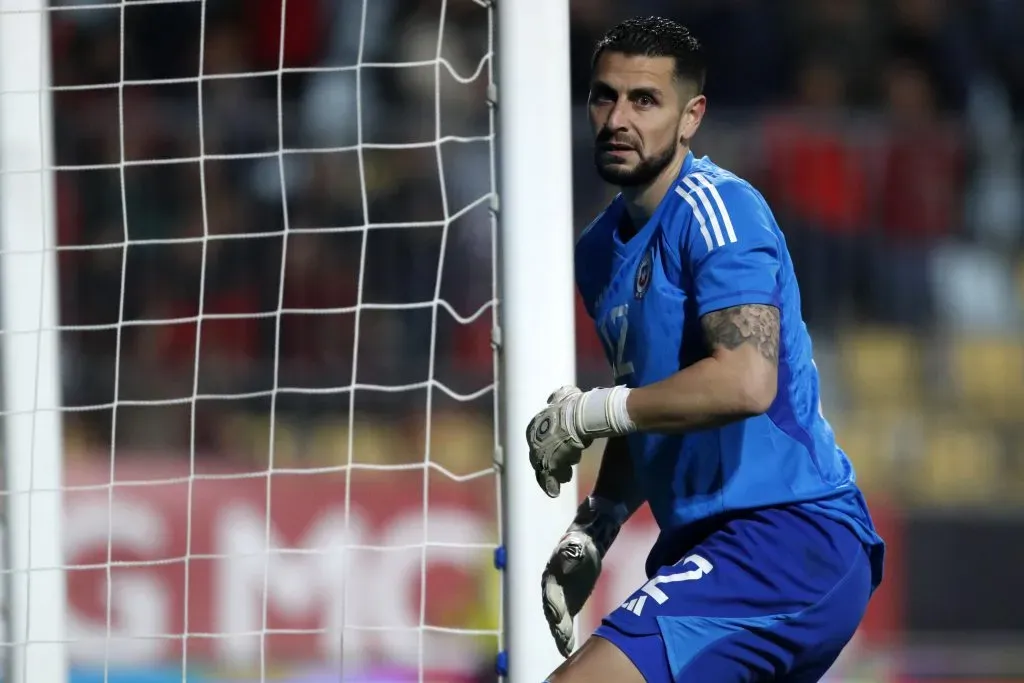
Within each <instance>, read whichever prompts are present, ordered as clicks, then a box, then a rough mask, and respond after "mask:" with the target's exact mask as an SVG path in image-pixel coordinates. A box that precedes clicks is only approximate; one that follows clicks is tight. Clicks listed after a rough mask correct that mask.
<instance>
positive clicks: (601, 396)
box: [575, 386, 636, 437]
mask: <svg viewBox="0 0 1024 683" xmlns="http://www.w3.org/2000/svg"><path fill="white" fill-rule="evenodd" d="M629 392H630V389H629V387H624V386H617V387H611V388H608V389H604V388H602V389H591V390H590V391H588V392H585V393H584V394H583V395H582V396H581V397H580V401H579V404H578V406H577V408H576V416H575V417H576V429H577V430H578V431H579V432H580V434H582V435H585V436H588V437H608V436H624V435H626V434H632V433H633V432H635V431H636V424H634V423H633V420H632V419H630V417H629V411H628V410H627V409H626V399H627V398H629Z"/></svg>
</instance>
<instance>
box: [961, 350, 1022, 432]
mask: <svg viewBox="0 0 1024 683" xmlns="http://www.w3.org/2000/svg"><path fill="white" fill-rule="evenodd" d="M951 354H952V358H951V359H950V360H951V364H950V365H951V367H952V369H953V380H954V383H955V385H956V389H957V396H958V398H959V399H960V407H961V410H963V411H964V412H968V413H975V414H977V415H979V416H981V417H985V418H990V419H996V420H1017V419H1021V418H1024V345H1022V344H1021V342H1020V341H1019V340H1011V339H999V338H973V337H972V338H960V339H957V340H956V341H955V342H954V344H953V347H952V350H951Z"/></svg>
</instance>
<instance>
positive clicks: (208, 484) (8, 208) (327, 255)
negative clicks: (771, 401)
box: [0, 0, 639, 683]
mask: <svg viewBox="0 0 1024 683" xmlns="http://www.w3.org/2000/svg"><path fill="white" fill-rule="evenodd" d="M557 4H558V3H552V2H550V1H549V0H531V1H530V2H525V3H520V5H521V7H520V8H517V9H515V10H510V14H512V13H516V14H518V19H515V21H511V22H508V23H509V24H510V25H513V28H514V30H512V33H514V34H515V35H514V36H513V37H512V38H510V39H509V43H510V44H521V43H522V42H523V37H524V36H527V37H528V38H530V39H535V40H537V41H540V42H541V43H543V42H544V41H546V40H547V39H546V38H545V33H544V31H543V30H535V29H533V28H531V26H530V21H532V20H533V18H534V17H536V18H537V20H538V21H539V22H540V23H539V25H540V26H541V27H544V26H550V27H553V28H551V29H550V31H554V32H555V33H557V32H558V31H559V30H561V29H566V31H565V32H566V33H567V27H566V26H565V25H559V24H558V23H557V22H554V23H552V22H550V21H545V20H542V15H543V14H544V13H546V12H548V13H549V12H550V10H549V8H551V7H554V6H555V5H557ZM562 11H563V12H564V14H565V15H567V10H565V7H564V6H563V7H562ZM497 12H498V10H497V9H495V8H494V7H493V6H492V3H490V2H488V1H487V0H422V1H421V2H413V3H410V2H407V1H405V0H352V1H349V0H345V1H340V0H339V1H337V2H334V1H327V2H322V1H320V0H128V1H108V0H0V98H2V109H0V132H2V136H0V142H2V147H0V246H2V250H0V266H2V267H0V277H2V280H0V304H2V305H0V309H2V310H0V316H2V317H0V332H2V334H0V343H2V352H3V356H2V359H3V364H2V375H3V378H2V379H3V427H4V429H3V448H4V465H5V467H4V470H3V476H4V486H3V488H2V493H3V513H4V514H3V536H4V545H3V550H4V553H3V554H4V562H3V563H2V565H0V567H2V569H3V579H4V581H3V586H2V589H3V593H2V594H3V596H4V600H3V601H2V607H3V617H4V618H3V626H4V631H3V633H2V637H0V656H2V658H3V663H4V666H5V673H6V674H7V675H6V676H4V677H2V680H4V681H8V682H9V683H28V682H29V681H31V683H36V681H41V680H49V681H59V680H70V681H104V682H105V683H113V682H116V681H137V680H146V681H164V680H166V681H185V680H187V681H190V683H195V682H197V681H200V682H204V683H212V682H213V681H218V682H220V681H226V680H231V681H242V680H244V681H257V680H258V681H269V680H288V681H299V680H302V681H307V680H325V681H327V680H329V681H338V680H346V681H349V680H351V681H400V680H419V681H435V680H436V681H446V682H449V683H451V682H458V681H471V680H480V679H481V678H483V679H485V680H486V679H493V678H494V676H495V668H496V658H497V660H498V669H501V668H502V665H503V659H502V657H500V656H498V655H499V653H502V652H503V651H504V650H505V649H506V643H505V631H504V629H503V628H502V624H503V622H504V621H505V619H504V611H505V610H504V608H503V599H502V596H503V579H507V578H508V577H509V575H510V574H512V573H513V569H514V572H515V576H516V577H517V580H518V581H519V583H518V584H516V586H514V587H512V588H509V587H508V586H507V585H506V590H509V591H510V594H511V595H513V596H515V595H516V594H517V591H518V594H522V595H526V596H528V599H527V600H518V601H517V604H518V605H520V607H519V609H521V613H522V615H523V616H522V618H519V621H518V622H517V623H519V624H520V626H518V627H517V629H518V631H519V632H520V633H521V634H523V633H525V634H527V635H528V636H529V638H536V639H537V640H535V641H530V642H539V643H542V645H541V646H539V647H538V648H537V649H535V648H533V647H532V646H531V645H530V642H527V641H528V640H529V638H527V637H520V638H519V652H520V653H523V654H522V655H521V656H522V657H524V662H525V661H528V660H530V659H531V658H533V660H535V661H536V662H539V664H538V665H537V666H538V667H540V668H543V669H545V670H544V671H543V672H542V673H540V674H539V675H534V672H533V671H531V670H530V669H529V668H527V667H526V666H525V665H523V666H520V668H519V669H518V670H517V675H518V676H519V677H521V678H522V680H527V677H529V679H530V680H533V679H535V678H536V679H538V680H539V678H540V677H543V675H546V673H547V670H546V667H547V666H548V662H550V661H551V656H552V655H553V654H554V648H553V646H552V645H551V643H550V639H549V638H548V637H547V634H546V628H544V625H543V617H542V616H541V610H540V604H539V594H537V591H538V588H537V587H538V585H539V584H538V579H539V572H540V568H541V566H542V562H543V559H544V558H545V557H546V555H547V553H548V552H550V548H551V547H552V546H553V543H554V540H555V539H557V535H558V534H560V533H561V530H562V529H563V528H564V526H565V524H566V523H567V521H568V519H569V516H570V515H569V511H570V510H571V509H574V507H575V503H574V501H573V500H571V494H569V496H567V497H568V498H569V500H562V501H559V502H557V503H555V502H551V501H547V500H546V499H544V498H543V495H542V494H540V493H539V491H537V490H536V489H535V487H533V486H532V485H531V486H530V487H529V492H526V490H525V488H521V489H517V490H521V491H522V494H521V495H520V498H521V500H520V502H519V503H517V505H518V506H519V510H520V512H519V513H518V514H517V515H516V519H517V520H520V521H521V522H522V524H521V525H520V529H522V531H520V532H518V533H519V536H518V537H515V538H517V539H518V540H514V541H512V542H510V541H508V537H507V534H506V529H505V526H506V525H504V524H503V521H502V517H503V514H502V509H503V505H502V495H501V487H500V486H499V484H500V483H501V480H502V479H504V480H506V481H508V480H509V478H510V473H513V474H515V476H516V477H518V478H519V480H520V481H526V482H527V483H531V482H529V481H528V480H529V476H527V477H525V478H524V477H523V476H521V474H522V473H523V472H525V471H526V469H525V468H528V465H526V464H525V458H524V457H522V455H521V453H520V452H519V451H520V450H521V446H520V444H519V443H518V442H519V441H521V436H520V434H521V427H522V425H525V421H524V415H525V414H526V411H528V410H535V409H536V406H537V405H538V402H539V401H542V400H543V396H544V395H546V392H548V391H550V390H551V389H552V388H553V387H554V386H557V384H559V383H562V382H563V381H565V380H569V381H571V376H560V375H565V374H566V373H565V372H563V368H565V367H571V356H567V355H566V354H565V353H563V350H564V349H565V348H566V346H565V344H561V343H560V342H559V339H560V337H559V335H560V331H562V330H565V329H566V326H568V329H569V333H568V334H567V335H565V339H566V340H568V342H569V345H570V346H571V340H572V334H571V325H572V322H571V315H565V312H566V310H567V307H568V304H566V305H565V306H563V305H562V304H561V303H559V304H558V305H557V306H555V307H554V308H549V310H550V311H553V313H549V312H545V311H544V310H543V308H540V307H538V308H536V309H535V310H534V311H533V312H532V313H533V315H534V322H535V324H538V325H541V326H543V328H544V329H545V330H547V333H548V336H549V338H548V339H547V340H546V341H545V342H543V344H539V343H538V340H537V339H536V337H531V336H530V335H524V334H521V332H522V331H523V329H524V327H523V326H522V323H519V324H520V327H519V328H518V329H519V332H518V333H517V332H512V333H511V334H510V333H509V332H510V329H511V328H508V327H506V328H505V329H504V330H503V331H502V335H496V334H495V331H496V330H497V329H498V325H497V322H498V314H499V311H498V305H497V302H498V289H499V287H498V282H499V277H498V268H497V254H498V251H499V250H498V242H499V239H498V236H499V233H498V232H497V230H496V226H497V222H496V213H497V208H498V202H497V201H496V198H497V193H496V188H497V178H498V176H499V175H500V174H499V173H498V172H497V154H496V135H495V131H496V127H497V126H496V120H497V117H496V114H495V106H494V103H495V98H496V93H497V92H498V91H497V90H496V88H495V87H494V84H495V82H496V74H495V72H496V68H497V67H496V62H495V59H494V55H495V50H496V40H495V25H496V16H495V15H496V14H497ZM555 15H556V17H557V16H558V10H557V9H556V10H555ZM516 36H518V37H516ZM548 47H551V49H552V50H554V51H555V52H557V53H558V54H561V53H562V52H566V51H567V47H566V46H564V45H561V46H558V45H551V44H550V41H548ZM538 54H539V53H538ZM560 59H562V57H558V59H557V60H556V61H558V60H560ZM511 61H515V58H513V59H512V60H511ZM566 61H567V57H566ZM545 66H546V67H548V68H546V69H545V70H541V71H538V70H536V69H535V70H534V71H533V72H530V73H531V74H532V79H533V83H532V84H531V86H530V89H531V91H532V92H534V93H536V94H537V96H538V97H540V98H541V99H540V101H541V102H544V103H546V104H545V106H549V103H550V102H551V101H552V97H551V96H550V95H545V94H544V92H545V90H544V88H545V87H548V86H546V85H545V76H544V74H545V73H550V72H557V71H559V68H556V67H557V65H556V66H555V67H550V66H549V65H548V64H546V63H545ZM566 71H567V69H566ZM509 73H510V74H511V75H512V78H510V80H512V81H515V82H517V83H521V78H519V76H518V75H517V74H519V73H523V72H522V71H521V70H520V71H518V72H517V71H516V70H515V69H513V70H512V71H510V72H509ZM538 74H539V75H538ZM554 86H555V90H554V91H553V92H554V93H555V95H556V96H559V97H560V96H561V94H562V93H561V92H560V91H559V90H558V88H561V87H562V86H561V84H560V82H558V81H557V79H555V80H554ZM563 90H564V88H563ZM515 92H516V93H519V92H525V89H524V88H519V89H518V90H517V91H515ZM547 92H552V91H551V90H550V89H549V90H548V91H547ZM512 94H515V93H512ZM565 95H566V100H567V99H568V98H567V93H565ZM524 97H525V95H524ZM503 98H505V99H504V100H503V102H504V101H505V100H508V101H509V102H513V104H514V101H515V100H516V99H517V98H516V97H513V96H510V94H509V93H503ZM518 100H519V103H520V104H521V103H522V102H523V101H524V100H523V97H519V98H518ZM517 106H518V105H517ZM513 109H514V112H515V113H514V114H510V115H509V116H510V117H512V118H513V119H514V120H513V121H512V125H510V127H512V128H515V127H516V126H517V125H522V126H525V127H526V129H529V128H530V127H531V126H532V127H533V129H534V131H535V133H534V134H533V135H532V136H531V137H533V138H534V141H535V142H536V143H537V144H540V145H542V146H544V145H547V142H546V139H545V135H546V134H547V133H549V132H551V131H554V133H555V134H556V135H557V134H561V132H560V128H561V127H560V125H556V124H550V123H545V125H544V126H538V123H540V122H543V121H544V117H543V112H542V109H543V108H542V109H537V108H536V107H535V106H534V107H533V108H532V111H531V109H530V107H527V108H526V109H522V108H519V109H515V107H513ZM523 112H525V113H523ZM534 112H536V113H534ZM566 113H567V112H566ZM538 116H539V117H540V118H539V119H538V118H537V117H538ZM562 118H564V119H566V122H565V125H566V126H567V125H568V122H567V119H568V116H565V117H558V120H561V119H562ZM503 127H504V126H503ZM503 135H504V133H503ZM517 135H520V138H519V139H524V137H523V136H522V135H521V134H518V133H517ZM549 167H558V168H559V169H561V164H559V163H555V162H552V163H551V164H549ZM510 174H511V175H515V176H516V177H517V178H518V180H516V183H515V188H514V190H515V191H514V192H512V193H511V195H510V196H514V195H515V194H516V192H519V193H520V194H522V193H523V192H526V193H528V194H529V196H531V197H535V196H537V197H540V198H541V199H543V196H542V195H543V194H544V192H543V191H547V192H550V193H553V194H554V195H555V196H556V197H559V198H560V197H561V196H565V197H567V196H568V188H567V187H561V186H558V187H552V186H553V185H556V184H557V183H552V182H551V181H549V180H546V178H550V177H551V174H550V173H548V174H547V175H545V172H544V169H543V168H540V169H536V170H534V171H532V172H525V173H524V172H523V170H522V168H520V169H519V170H518V171H517V170H515V169H513V170H512V171H510ZM536 181H539V189H529V187H528V186H529V185H530V183H531V182H534V183H536ZM545 184H546V186H547V187H546V188H545ZM542 190H543V191H542ZM504 199H505V197H504V194H503V200H504ZM567 201H568V200H566V203H567ZM520 204H522V203H521V202H520ZM557 204H558V201H555V202H551V201H548V202H547V203H546V205H545V206H547V207H552V206H554V207H555V209H557V208H558V206H557ZM546 217H547V218H549V219H550V220H551V221H552V223H553V224H554V225H555V226H556V227H558V226H559V223H562V222H564V223H565V225H562V226H561V227H562V228H564V229H565V231H566V234H565V237H566V240H568V239H569V231H568V227H569V226H568V221H562V220H561V219H562V217H563V216H562V215H559V212H558V211H554V212H550V211H549V215H548V216H546ZM529 218H530V220H532V219H533V217H529ZM503 227H508V226H503ZM513 228H514V226H513V227H512V228H509V229H510V230H511V229H513ZM517 234H518V233H517ZM554 242H559V240H557V239H556V240H554ZM567 253H568V252H567V250H561V247H560V246H559V244H555V243H552V245H550V248H549V249H546V250H545V251H544V253H542V254H538V255H536V257H535V258H534V261H535V263H536V265H537V267H538V268H540V269H541V270H540V271H538V274H535V275H531V276H530V277H529V281H528V282H527V281H524V280H520V281H518V282H520V284H519V285H515V286H516V287H517V292H518V289H522V290H524V294H523V296H527V295H530V296H533V293H530V292H529V291H527V290H529V289H530V286H529V285H530V284H534V285H536V286H540V287H544V286H545V285H544V281H545V278H548V277H549V275H550V274H552V273H554V272H555V268H554V267H553V266H548V265H545V259H551V260H552V262H554V263H556V264H557V265H558V267H559V268H561V269H562V270H561V271H560V272H561V273H562V274H565V273H569V272H570V271H569V270H567V269H570V268H571V259H569V258H567V257H566V255H567ZM523 266H524V261H523V259H522V253H521V250H520V253H519V261H518V262H517V265H516V266H515V267H514V268H513V269H512V270H513V272H514V273H515V274H516V275H517V276H521V275H522V268H523ZM506 268H508V264H506ZM558 277H559V278H561V275H559V276H558ZM564 281H565V282H567V281H568V279H567V278H566V279H565V280H564ZM562 282H563V280H559V284H561V283H562ZM506 284H508V283H507V282H506ZM534 298H535V299H536V300H537V301H538V302H540V303H543V301H542V297H539V296H535V297H534ZM547 298H551V297H547ZM566 301H568V299H566ZM517 335H518V336H517ZM497 336H505V337H506V341H507V338H508V337H514V338H517V339H519V340H520V341H518V342H515V343H516V344H517V346H516V349H517V353H519V357H518V360H516V361H515V363H518V365H516V367H517V368H519V369H518V370H515V368H513V367H512V365H514V364H513V363H510V364H509V365H507V366H506V368H505V369H506V371H507V372H511V373H512V374H513V376H514V382H513V383H514V384H516V385H517V386H518V387H519V389H518V390H517V391H519V392H520V393H521V394H522V395H523V400H522V401H520V402H519V403H520V404H521V405H522V406H524V407H523V408H521V409H520V408H517V407H515V406H513V407H512V408H511V409H509V408H508V407H506V406H504V405H503V406H502V412H503V413H504V412H505V411H506V410H508V419H507V420H506V421H505V422H508V423H509V424H510V425H511V426H510V427H508V429H509V430H510V432H509V433H510V434H514V435H515V439H516V444H515V445H514V446H512V447H511V448H508V447H506V448H505V449H504V450H503V449H501V448H499V444H501V443H503V442H504V441H506V440H505V439H502V438H499V436H501V435H503V434H504V431H503V430H504V429H505V426H504V425H501V426H499V422H500V420H499V419H498V417H497V416H498V415H499V411H498V407H499V405H498V404H499V402H498V397H499V395H500V394H501V391H499V387H500V385H502V384H508V383H502V382H499V381H498V380H499V372H498V368H499V366H500V364H499V363H498V362H497V360H496V354H495V350H494V347H496V346H499V345H498V344H495V343H493V342H495V341H497V339H496V337H497ZM558 347H561V348H558ZM538 350H543V351H544V353H539V352H538ZM531 354H532V355H531ZM567 357H568V358H570V363H569V365H568V366H567V364H566V363H564V362H562V361H563V359H565V358H567ZM551 359H555V361H552V360H551ZM553 363H554V364H553ZM558 363H561V365H558ZM553 368H554V369H553ZM570 372H571V370H570ZM531 377H537V379H538V381H533V380H532V379H531ZM534 385H536V386H534ZM538 392H543V393H538ZM520 423H522V424H520ZM513 451H515V455H517V456H518V459H516V460H514V461H513V462H504V463H503V462H502V457H503V455H508V456H511V454H512V452H513ZM531 496H533V498H531ZM505 505H508V501H507V500H506V501H505ZM553 505H556V506H558V507H552V506H553ZM531 516H532V519H531ZM537 520H541V521H542V522H543V524H541V523H539V522H538V521H537ZM505 544H510V546H509V547H511V546H513V545H515V544H518V546H516V547H518V551H515V552H510V553H509V554H506V552H505V551H506V547H505ZM527 546H530V547H529V548H528V547H527ZM506 556H507V557H508V559H509V562H508V569H507V570H506V571H505V572H504V574H503V571H502V570H503V569H506V567H505V566H504V559H505V558H506ZM496 565H498V566H497V567H496ZM636 571H637V572H638V571H639V569H636ZM631 578H632V576H631V577H630V579H631ZM612 583H613V587H614V588H613V590H611V591H609V592H608V594H607V596H604V597H601V598H600V599H598V600H597V601H598V602H600V603H601V605H603V606H604V607H607V606H610V605H612V604H614V603H615V601H616V600H618V599H619V598H621V596H622V594H623V593H624V592H626V591H627V590H628V589H627V588H625V586H626V585H627V584H631V583H632V581H631V580H626V581H625V582H623V581H621V580H620V581H619V582H618V583H616V582H615V581H614V579H613V580H612ZM518 585H522V586H523V588H522V589H519V588H518ZM629 587H630V588H631V587H632V586H629ZM527 603H528V604H527ZM597 609H598V611H604V608H603V607H598V608H597ZM538 626H539V628H538ZM542 649H543V655H542V657H541V656H536V655H535V653H537V652H542ZM513 660H514V657H513ZM517 680H518V679H517Z"/></svg>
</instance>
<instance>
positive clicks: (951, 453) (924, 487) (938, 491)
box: [908, 419, 1004, 506]
mask: <svg viewBox="0 0 1024 683" xmlns="http://www.w3.org/2000/svg"><path fill="white" fill-rule="evenodd" d="M926 437H927V438H926V441H925V451H924V454H923V455H924V457H923V458H922V461H921V463H920V464H919V465H918V466H917V467H916V468H915V472H914V476H913V477H909V478H908V481H910V482H913V486H914V491H913V494H914V496H915V497H916V498H917V499H918V500H919V501H920V502H922V503H934V504H936V505H942V506H948V505H955V504H962V505H967V504H974V503H986V502H991V501H992V499H993V498H994V497H995V496H996V495H998V493H999V491H1000V489H1001V488H1002V485H1001V479H1002V473H1003V470H1004V468H1003V465H1004V459H1003V451H1002V447H1001V444H1000V441H999V438H998V436H997V435H996V434H995V432H993V431H992V430H991V429H986V428H984V427H980V426H976V425H973V424H964V423H958V422H956V421H955V420H954V419H937V420H934V421H930V423H929V425H928V429H927V430H926Z"/></svg>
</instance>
